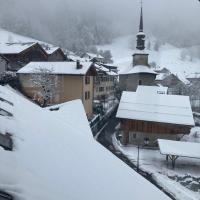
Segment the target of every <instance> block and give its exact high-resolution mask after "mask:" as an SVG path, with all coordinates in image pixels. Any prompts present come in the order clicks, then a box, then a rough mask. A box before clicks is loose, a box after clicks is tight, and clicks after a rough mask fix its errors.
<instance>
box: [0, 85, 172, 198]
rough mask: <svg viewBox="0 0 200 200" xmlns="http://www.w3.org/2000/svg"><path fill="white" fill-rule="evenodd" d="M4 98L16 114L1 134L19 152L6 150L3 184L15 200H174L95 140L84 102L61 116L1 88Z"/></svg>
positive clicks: (2, 124)
mask: <svg viewBox="0 0 200 200" xmlns="http://www.w3.org/2000/svg"><path fill="white" fill-rule="evenodd" d="M0 97H1V98H3V99H6V100H7V101H9V102H12V103H13V105H10V104H8V103H6V102H4V103H2V102H1V101H0V107H2V108H4V109H5V110H8V111H9V112H12V114H13V117H4V116H0V132H1V133H3V134H4V133H6V132H9V133H11V134H12V137H13V142H14V151H13V152H6V151H4V150H3V149H1V151H0V162H1V165H0V185H1V190H4V191H5V192H7V193H9V194H11V195H12V196H13V197H14V198H15V199H24V200H35V199H38V200H57V199H59V200H66V199H73V200H84V199H87V200H94V199H95V200H102V199H104V200H121V199H126V200H129V199H130V200H131V199H140V200H149V199H155V200H157V199H159V200H170V198H169V197H167V196H166V195H165V194H164V193H163V192H162V191H161V190H159V189H158V188H156V187H155V186H154V185H152V184H151V183H150V182H149V181H147V180H146V179H144V178H143V177H142V176H140V175H139V174H138V173H136V172H135V171H134V170H132V169H131V168H130V167H128V166H127V165H126V164H125V163H123V162H122V161H121V160H119V159H118V158H117V157H116V156H114V155H113V154H112V153H111V152H109V151H108V150H106V149H105V148H103V147H102V146H101V145H100V144H99V143H98V142H97V141H95V140H94V139H93V138H92V137H91V134H92V133H91V131H90V129H89V125H88V122H87V118H86V115H85V113H84V109H83V106H82V104H81V101H72V102H69V103H67V104H65V105H64V106H59V107H60V110H59V111H58V113H57V111H56V110H54V111H50V110H47V109H42V108H40V107H38V106H37V105H35V104H33V103H32V102H30V101H29V100H27V99H26V98H24V97H23V96H22V95H21V94H18V92H16V91H14V90H13V89H11V88H8V87H2V86H0ZM65 109H66V112H65ZM62 110H63V112H62ZM71 111H73V112H72V117H70V115H71ZM59 112H61V113H59ZM65 115H66V118H65V117H64V116H65ZM79 119H84V120H81V121H80V123H81V125H80V124H79V123H77V122H78V121H79ZM82 123H83V124H82ZM141 186H142V188H143V191H145V192H141ZM102 191H103V192H102Z"/></svg>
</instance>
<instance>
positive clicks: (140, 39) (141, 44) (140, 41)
mask: <svg viewBox="0 0 200 200" xmlns="http://www.w3.org/2000/svg"><path fill="white" fill-rule="evenodd" d="M143 28H144V27H143V8H142V1H141V13H140V26H139V33H138V34H137V47H136V48H137V49H138V50H144V49H145V33H144V32H143Z"/></svg>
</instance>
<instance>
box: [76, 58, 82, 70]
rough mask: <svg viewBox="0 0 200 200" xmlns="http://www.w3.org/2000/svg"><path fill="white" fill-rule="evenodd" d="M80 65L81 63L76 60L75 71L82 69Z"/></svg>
mask: <svg viewBox="0 0 200 200" xmlns="http://www.w3.org/2000/svg"><path fill="white" fill-rule="evenodd" d="M82 67H83V66H82V65H81V63H80V60H77V61H76V69H82Z"/></svg>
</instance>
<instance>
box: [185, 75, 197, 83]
mask: <svg viewBox="0 0 200 200" xmlns="http://www.w3.org/2000/svg"><path fill="white" fill-rule="evenodd" d="M186 78H187V80H188V81H190V82H191V83H192V84H195V83H199V84H200V73H191V74H189V75H187V76H186Z"/></svg>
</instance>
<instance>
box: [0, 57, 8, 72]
mask: <svg viewBox="0 0 200 200" xmlns="http://www.w3.org/2000/svg"><path fill="white" fill-rule="evenodd" d="M8 67H9V60H8V59H7V58H5V57H4V56H0V74H1V73H4V72H6V71H7V69H8Z"/></svg>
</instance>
